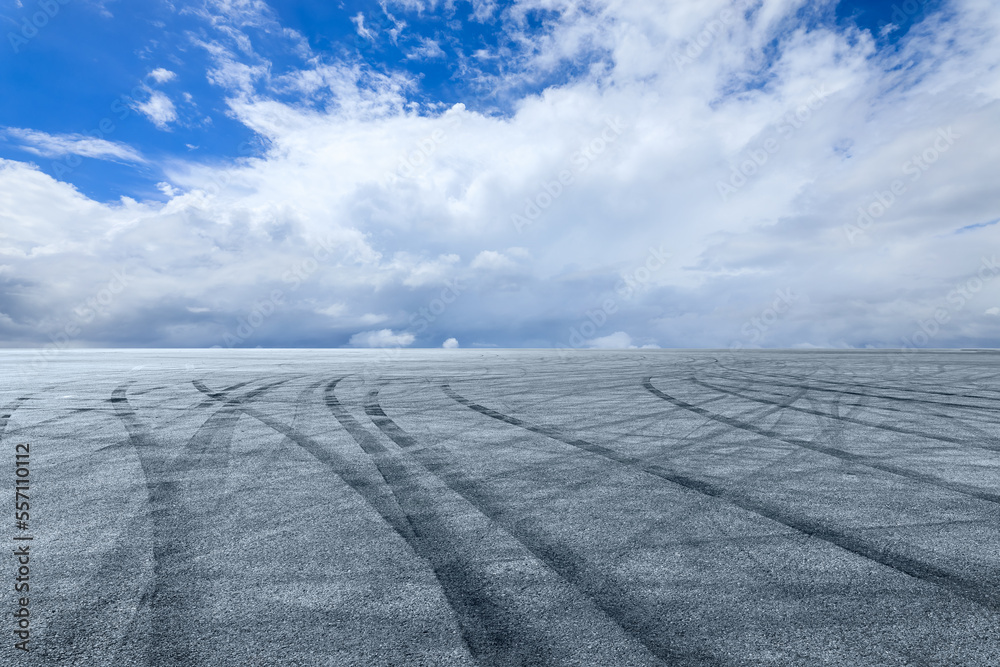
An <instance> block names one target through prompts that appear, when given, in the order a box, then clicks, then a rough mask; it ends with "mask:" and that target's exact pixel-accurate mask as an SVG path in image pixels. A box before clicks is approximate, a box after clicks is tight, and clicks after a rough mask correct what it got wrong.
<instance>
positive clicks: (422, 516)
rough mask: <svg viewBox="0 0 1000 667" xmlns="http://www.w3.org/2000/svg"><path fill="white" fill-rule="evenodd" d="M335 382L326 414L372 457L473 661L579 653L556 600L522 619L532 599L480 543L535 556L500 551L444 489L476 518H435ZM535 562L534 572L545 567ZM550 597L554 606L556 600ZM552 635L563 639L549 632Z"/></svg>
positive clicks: (519, 576)
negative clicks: (485, 539)
mask: <svg viewBox="0 0 1000 667" xmlns="http://www.w3.org/2000/svg"><path fill="white" fill-rule="evenodd" d="M339 381H340V380H334V381H333V382H331V383H330V384H329V385H327V387H326V391H325V397H326V404H327V407H329V408H330V410H331V412H333V414H334V417H335V418H336V419H337V421H338V422H340V424H341V425H342V426H343V427H344V428H345V429H346V430H347V431H348V432H349V433H350V434H351V436H352V437H354V438H355V440H356V441H357V442H358V445H359V446H361V448H362V449H363V450H364V451H366V452H368V453H369V454H370V455H371V456H372V458H373V460H374V461H375V464H376V466H377V467H378V468H379V471H380V472H381V473H382V475H383V477H384V478H385V479H386V481H387V482H388V483H389V485H390V486H391V487H392V489H393V493H394V494H395V495H396V497H397V498H398V499H399V502H400V506H401V507H402V508H403V510H404V511H405V512H406V514H407V516H408V518H409V519H410V521H411V522H412V525H413V526H414V531H415V533H416V539H414V540H412V541H411V545H412V547H413V549H414V551H415V552H416V553H417V554H418V555H419V556H421V557H422V558H424V559H425V560H426V561H427V562H428V564H429V565H430V567H431V569H432V570H433V571H434V574H435V576H436V577H437V579H438V581H439V582H440V584H441V587H442V590H443V591H444V594H445V597H446V598H447V599H448V602H449V604H450V605H451V606H452V608H453V609H454V610H455V614H456V616H457V617H458V621H459V624H460V626H461V628H462V634H463V637H464V638H465V641H466V643H467V645H468V647H469V649H470V651H471V652H472V655H473V656H474V657H475V658H476V660H477V661H478V662H480V664H489V665H511V666H513V665H528V664H561V663H563V662H566V658H567V657H568V654H569V655H572V654H574V653H579V652H580V651H581V650H584V649H583V648H582V646H581V645H582V644H583V643H584V642H585V641H586V640H585V638H584V636H582V635H581V634H580V630H579V629H578V628H576V627H575V626H574V625H573V624H569V623H567V622H566V619H564V618H562V615H563V614H562V609H563V608H562V607H561V606H560V605H559V604H558V602H559V600H558V599H556V600H555V602H556V603H557V604H551V605H545V606H544V608H545V612H544V613H542V612H541V610H539V609H537V608H536V610H535V612H534V614H533V616H534V617H529V614H527V613H525V608H530V607H528V606H527V605H528V604H529V603H530V601H533V600H532V598H534V597H535V596H536V595H537V594H538V593H532V592H531V591H527V590H525V589H524V573H523V572H521V571H519V570H520V568H515V569H514V570H515V571H514V572H509V571H508V570H507V569H506V568H502V567H501V568H497V567H495V564H496V555H495V554H491V553H484V551H483V547H482V542H483V538H482V535H483V534H484V533H485V534H491V533H492V534H494V535H495V537H494V539H493V540H491V541H492V542H493V543H495V544H497V545H498V546H499V547H500V548H501V549H503V550H504V551H506V552H507V553H508V554H509V555H510V557H513V558H515V559H520V558H523V557H524V556H528V557H530V558H532V559H538V554H537V553H535V551H534V550H532V549H531V548H529V547H527V545H525V544H524V543H523V542H521V541H519V540H517V538H516V536H514V537H515V541H516V543H515V545H514V548H513V549H511V548H510V547H509V546H506V545H505V543H504V538H503V537H501V536H498V535H496V528H497V526H498V524H497V522H495V521H494V520H493V517H491V516H490V513H489V512H484V511H483V507H482V506H480V505H479V504H477V503H475V502H471V501H470V499H469V498H468V497H467V496H466V495H465V494H463V493H461V492H459V491H457V490H456V489H455V488H454V487H452V486H451V485H449V484H447V483H446V486H447V487H448V488H450V489H451V490H452V491H456V492H457V493H458V495H459V496H461V497H462V498H463V499H465V500H466V502H469V504H470V505H472V507H473V508H474V509H475V510H476V512H475V514H474V515H466V517H465V518H464V519H462V520H461V524H457V523H456V521H455V519H454V518H449V517H448V516H447V515H446V514H443V513H442V511H443V510H444V509H446V508H447V505H446V504H442V501H444V500H445V498H444V497H442V496H441V493H440V491H436V490H434V485H433V484H428V483H426V481H425V480H427V479H429V478H432V475H431V474H430V473H429V472H428V471H427V470H426V468H424V467H421V466H419V465H418V464H416V463H415V462H413V461H412V459H410V458H409V457H408V456H406V455H404V454H403V453H402V452H391V451H389V450H387V449H386V448H385V447H383V446H382V445H381V444H380V443H378V441H377V440H375V438H374V437H373V436H372V435H371V434H370V433H369V432H368V431H367V430H365V429H364V428H363V427H361V425H360V424H358V423H357V421H356V420H355V419H354V418H353V417H352V416H351V415H350V413H349V412H348V411H347V410H346V409H345V408H344V407H343V405H342V404H341V403H340V401H339V400H338V399H337V397H336V396H335V394H334V389H335V388H336V386H337V383H338V382H339ZM380 412H381V408H378V409H371V408H370V405H366V413H368V414H369V415H371V414H372V413H374V414H375V418H377V419H379V420H380V421H381V426H380V429H382V430H383V432H385V429H388V430H389V432H391V433H393V435H394V436H395V438H391V440H392V441H393V442H396V443H397V444H399V445H400V447H401V448H403V449H410V450H413V446H414V444H415V442H414V440H413V439H412V438H410V437H409V436H408V435H407V434H405V433H403V432H402V430H401V429H399V428H398V427H396V428H395V429H393V428H392V427H391V426H389V425H388V424H389V422H390V421H391V420H389V418H388V417H387V416H385V414H384V413H381V414H379V413H380ZM394 425H395V424H393V426H394ZM424 452H425V456H430V455H431V454H427V453H426V452H429V450H424ZM433 479H436V480H439V479H440V478H438V477H433ZM441 481H444V480H441ZM493 513H494V514H495V513H496V511H494V512H493ZM519 552H520V553H521V554H522V555H521V556H518V553H519ZM525 552H526V553H525ZM538 560H539V561H540V562H539V565H540V564H541V563H543V562H545V561H544V559H538ZM570 562H571V561H570ZM556 596H557V598H558V596H559V594H558V592H556ZM539 613H542V617H541V618H538V617H537V615H538V614H539ZM605 620H607V619H605ZM556 628H561V629H562V630H563V631H562V632H555V631H554V630H555V629H556ZM619 629H621V628H620V626H619ZM584 655H586V652H585V650H584ZM570 662H572V661H570ZM573 664H576V663H573Z"/></svg>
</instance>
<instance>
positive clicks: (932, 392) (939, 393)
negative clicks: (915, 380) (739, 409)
mask: <svg viewBox="0 0 1000 667" xmlns="http://www.w3.org/2000/svg"><path fill="white" fill-rule="evenodd" d="M719 367H720V368H723V369H725V370H729V371H734V372H736V373H742V374H743V375H756V376H758V377H770V378H781V379H786V380H808V379H811V380H813V381H814V382H822V383H823V384H835V385H846V386H849V387H857V384H858V383H857V382H839V381H837V380H824V379H822V378H816V377H801V376H797V375H785V374H782V373H763V372H761V371H747V370H740V369H738V368H731V367H729V366H723V365H722V364H721V363H720V364H719ZM866 386H870V387H872V388H874V389H882V390H884V391H898V392H902V393H906V394H924V395H932V396H947V397H949V398H972V399H976V400H981V401H995V400H997V397H996V396H978V395H975V394H956V393H952V392H948V391H935V390H933V389H911V388H909V387H887V386H885V385H873V384H866ZM933 386H940V383H935V384H934V385H933ZM816 389H818V387H816ZM980 391H990V392H994V393H998V392H1000V390H998V389H980ZM848 393H850V392H848ZM866 395H870V396H875V397H877V398H888V399H892V400H903V401H905V400H911V399H905V398H898V397H894V396H879V395H878V394H866ZM913 400H916V399H913ZM921 402H925V401H921ZM926 402H932V403H936V404H937V405H954V406H956V407H963V408H972V409H977V408H978V406H974V405H969V404H967V403H942V402H938V401H926ZM987 409H989V410H997V409H998V408H987Z"/></svg>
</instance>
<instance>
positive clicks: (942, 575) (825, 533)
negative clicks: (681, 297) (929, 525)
mask: <svg viewBox="0 0 1000 667" xmlns="http://www.w3.org/2000/svg"><path fill="white" fill-rule="evenodd" d="M651 379H652V378H649V377H647V378H645V379H644V381H643V386H644V387H645V388H646V389H647V390H648V391H650V393H652V394H653V395H654V396H657V397H658V398H662V399H663V400H666V401H668V402H670V403H673V404H674V405H676V406H678V407H681V408H684V409H686V410H691V411H692V412H695V413H697V414H703V413H705V414H703V416H709V415H711V414H712V413H710V412H708V411H707V410H701V409H700V408H698V407H697V406H694V405H691V404H689V403H685V402H684V401H680V400H679V399H676V398H674V397H673V396H670V395H669V394H665V393H663V392H661V391H660V390H659V389H657V388H656V387H654V386H653V385H652V383H651V382H650V380H651ZM442 388H443V389H445V393H446V394H448V395H449V396H450V397H451V398H453V399H454V400H455V401H456V402H458V403H461V404H462V405H465V406H466V407H468V408H470V409H472V410H475V411H476V412H479V413H481V414H484V415H486V416H489V417H493V418H494V419H498V420H500V421H503V422H506V423H508V424H512V425H515V426H519V427H521V428H524V429H526V430H529V431H533V432H535V433H539V434H542V435H546V436H548V437H550V438H552V439H554V440H558V441H560V442H564V443H566V444H568V445H571V446H573V447H578V448H580V449H582V450H584V451H588V452H591V453H594V454H598V455H599V456H604V457H605V458H607V459H609V460H611V461H615V462H617V463H621V464H623V465H627V466H631V467H634V468H636V469H638V470H642V471H643V472H646V473H648V474H650V475H653V476H655V477H659V478H661V479H663V480H666V481H668V482H672V483H674V484H677V485H679V486H683V487H685V488H687V489H690V490H692V491H695V492H697V493H701V494H703V495H706V496H710V497H713V498H718V499H719V500H723V501H725V502H728V503H729V504H731V505H734V506H736V507H739V508H740V509H743V510H746V511H748V512H752V513H754V514H757V515H758V516H762V517H764V518H766V519H770V520H772V521H775V522H777V523H780V524H782V525H784V526H786V527H788V528H791V529H792V530H795V531H796V532H799V533H802V534H804V535H808V536H811V537H815V538H817V539H820V540H823V541H824V542H827V543H829V544H832V545H833V546H836V547H839V548H841V549H843V550H845V551H848V552H850V553H852V554H855V555H857V556H860V557H862V558H865V559H867V560H870V561H873V562H875V563H878V564H880V565H884V566H886V567H888V568H891V569H893V570H896V571H897V572H900V573H902V574H905V575H907V576H910V577H914V578H916V579H919V580H922V581H924V582H926V583H928V584H933V585H936V586H938V587H939V588H942V589H945V590H947V591H950V592H952V593H955V594H957V595H960V596H961V597H964V598H966V599H967V600H970V601H972V602H975V603H977V604H980V605H982V606H984V607H987V608H989V609H992V610H1000V600H998V599H997V597H996V596H995V595H992V594H990V593H989V592H988V591H986V590H984V589H983V587H982V586H981V584H980V583H978V582H975V581H967V580H965V579H964V578H961V577H957V576H955V575H953V574H952V573H950V572H947V571H946V570H943V569H941V568H938V567H935V566H933V565H929V564H927V563H923V562H921V561H918V560H917V559H915V558H910V557H909V556H905V555H902V554H897V553H892V552H890V551H888V550H886V549H883V548H880V547H879V546H877V545H874V544H871V543H870V542H868V541H866V540H864V539H862V538H860V537H859V536H857V535H851V534H849V533H847V532H845V531H842V530H839V529H837V528H835V527H833V526H829V525H826V524H825V523H824V522H822V521H819V520H816V519H811V518H805V517H801V516H799V515H797V514H795V513H793V512H790V511H788V510H787V509H785V508H781V507H775V506H773V505H771V504H768V503H763V502H760V501H757V500H754V499H753V498H749V497H747V496H745V495H743V494H739V493H736V492H734V491H731V490H729V489H727V488H725V487H724V486H722V485H720V484H716V483H713V482H711V481H707V480H701V479H696V478H694V477H690V476H688V475H683V474H680V473H677V472H675V471H672V470H669V469H667V468H665V467H664V466H662V465H659V464H648V463H645V462H644V461H642V460H640V459H637V458H634V457H629V456H625V455H622V454H619V453H617V452H611V451H610V450H608V449H607V448H606V447H602V446H600V445H594V444H592V443H588V442H586V441H584V440H579V439H574V438H571V437H568V436H565V435H563V434H561V433H558V432H556V431H555V430H554V429H551V428H547V427H544V426H537V425H534V424H527V423H525V422H523V421H521V420H520V419H517V418H516V417H510V416H508V415H503V414H500V413H498V412H496V411H494V410H491V409H490V408H487V407H484V406H482V405H478V404H476V403H473V402H472V401H469V400H468V399H466V398H464V397H462V396H460V395H459V394H457V393H455V392H454V391H453V390H452V389H451V388H450V387H448V386H447V385H442ZM709 418H713V417H709ZM723 419H729V418H726V417H723ZM730 421H732V422H736V423H739V424H741V425H742V424H743V422H739V421H738V420H730ZM723 423H728V422H723ZM730 425H732V426H734V427H735V428H740V427H739V426H735V424H730ZM747 426H750V427H751V429H753V428H755V427H753V426H752V425H749V424H748V425H747ZM769 437H770V436H769ZM782 439H783V438H782ZM786 441H787V440H786ZM792 444H797V443H792ZM809 444H811V443H809ZM604 452H610V455H606V454H604Z"/></svg>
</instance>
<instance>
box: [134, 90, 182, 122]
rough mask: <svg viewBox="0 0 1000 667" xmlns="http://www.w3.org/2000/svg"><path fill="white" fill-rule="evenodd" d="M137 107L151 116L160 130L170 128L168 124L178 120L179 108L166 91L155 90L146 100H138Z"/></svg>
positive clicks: (147, 115)
mask: <svg viewBox="0 0 1000 667" xmlns="http://www.w3.org/2000/svg"><path fill="white" fill-rule="evenodd" d="M135 109H136V111H138V112H139V113H141V114H142V115H144V116H146V117H147V118H149V120H150V121H152V123H153V125H155V126H156V127H157V128H158V129H160V130H166V129H168V127H167V126H168V125H169V124H170V123H173V122H174V121H176V120H177V108H176V107H175V106H174V103H173V102H172V101H171V100H170V98H169V97H167V96H166V95H165V94H164V93H162V92H160V91H158V90H154V91H152V92H151V93H150V94H149V99H148V100H146V101H145V102H137V103H136V104H135Z"/></svg>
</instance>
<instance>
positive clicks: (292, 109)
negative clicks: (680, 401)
mask: <svg viewBox="0 0 1000 667" xmlns="http://www.w3.org/2000/svg"><path fill="white" fill-rule="evenodd" d="M654 5H656V3H638V2H636V3H616V2H610V0H606V1H598V0H524V1H521V0H514V1H509V2H492V1H490V0H475V1H474V2H467V1H459V0H441V1H437V0H386V1H385V2H382V3H372V2H346V1H345V2H340V3H326V2H319V1H309V2H296V3H290V2H270V3H267V2H263V1H260V0H205V1H203V2H179V1H178V2H173V3H170V2H156V1H152V2H147V3H127V2H118V1H113V0H101V1H98V0H66V1H65V3H61V2H59V0H52V1H51V2H42V3H39V2H38V1H37V0H0V25H2V26H3V34H4V40H3V44H2V45H0V53H2V55H0V87H2V88H0V89H2V90H3V92H4V95H3V100H4V101H3V104H2V105H0V204H2V205H0V345H5V346H40V345H47V346H49V347H50V348H53V349H62V348H66V347H80V346H84V347H89V346H154V347H170V346H182V347H189V346H195V347H211V346H213V345H221V346H223V347H226V346H239V347H254V346H258V345H260V346H288V347H302V346H309V347H312V346H315V347H341V346H353V347H364V346H406V347H439V346H441V345H442V344H444V343H445V341H454V342H449V343H448V345H449V346H453V345H458V346H461V347H474V346H481V347H493V346H499V347H609V346H610V347H630V346H635V347H642V346H650V347H652V346H660V347H730V348H743V347H746V348H752V347H810V346H818V347H900V346H913V347H956V346H958V347H960V346H994V345H996V343H997V341H998V338H1000V336H998V333H1000V316H998V315H997V313H998V312H1000V311H997V308H998V306H1000V280H993V279H992V274H990V275H989V277H986V276H987V274H989V271H990V270H989V269H988V268H987V269H984V268H983V267H984V265H985V266H986V267H989V266H992V264H991V262H992V261H993V260H992V255H991V254H990V252H992V248H995V247H997V243H996V241H997V238H998V237H997V233H998V232H997V229H998V228H997V227H996V226H995V225H994V224H991V223H993V222H995V221H996V218H997V216H998V215H1000V201H998V200H1000V195H998V193H997V189H996V188H995V185H994V179H993V178H992V176H993V175H994V174H995V173H996V166H997V148H996V147H997V146H1000V143H998V142H997V141H996V139H997V137H996V136H994V135H995V133H996V128H998V127H1000V123H997V122H996V121H997V120H998V118H997V115H998V106H997V98H998V96H1000V82H998V80H1000V73H998V64H1000V55H998V54H1000V38H998V35H1000V30H998V28H1000V7H996V6H995V3H992V2H988V1H987V0H955V1H951V0H928V1H926V2H921V1H920V0H909V2H881V1H879V2H860V1H852V2H847V1H845V2H840V3H837V2H804V1H798V0H735V1H729V2H725V1H714V0H712V1H705V2H695V1H692V2H673V3H667V4H664V5H663V6H662V7H661V6H658V5H657V6H654ZM984 263H985V264H984ZM116 272H118V273H116ZM116 275H118V276H119V278H115V276H116ZM977 280H978V281H979V284H978V286H977V283H976V281H977ZM116 281H117V282H116ZM973 287H975V289H973ZM930 330H933V332H931V331H930Z"/></svg>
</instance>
